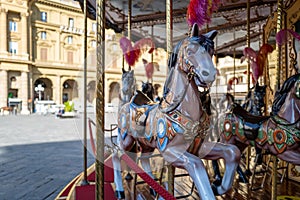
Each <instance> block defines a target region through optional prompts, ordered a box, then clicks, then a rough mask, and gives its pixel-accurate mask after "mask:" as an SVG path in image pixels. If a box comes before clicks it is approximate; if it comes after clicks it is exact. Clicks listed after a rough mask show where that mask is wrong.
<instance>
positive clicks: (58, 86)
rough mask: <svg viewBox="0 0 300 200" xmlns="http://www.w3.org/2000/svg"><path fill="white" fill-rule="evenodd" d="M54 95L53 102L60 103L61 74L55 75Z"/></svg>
mask: <svg viewBox="0 0 300 200" xmlns="http://www.w3.org/2000/svg"><path fill="white" fill-rule="evenodd" d="M56 77H57V78H56V97H55V99H54V101H55V103H57V104H61V103H62V94H61V93H62V84H61V76H60V75H57V76H56Z"/></svg>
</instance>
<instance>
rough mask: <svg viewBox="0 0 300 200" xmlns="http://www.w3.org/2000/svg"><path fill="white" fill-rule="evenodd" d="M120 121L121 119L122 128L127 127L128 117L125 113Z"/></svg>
mask: <svg viewBox="0 0 300 200" xmlns="http://www.w3.org/2000/svg"><path fill="white" fill-rule="evenodd" d="M120 119H121V127H122V128H125V127H126V115H125V114H124V113H122V115H121V117H120Z"/></svg>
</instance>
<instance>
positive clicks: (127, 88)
mask: <svg viewBox="0 0 300 200" xmlns="http://www.w3.org/2000/svg"><path fill="white" fill-rule="evenodd" d="M121 80H122V89H121V92H120V94H119V106H118V108H119V109H120V108H121V107H122V106H123V105H124V104H125V103H128V102H129V101H130V99H131V97H132V96H133V95H134V92H135V90H136V80H135V77H134V71H133V70H129V71H126V70H125V69H124V68H122V79H121Z"/></svg>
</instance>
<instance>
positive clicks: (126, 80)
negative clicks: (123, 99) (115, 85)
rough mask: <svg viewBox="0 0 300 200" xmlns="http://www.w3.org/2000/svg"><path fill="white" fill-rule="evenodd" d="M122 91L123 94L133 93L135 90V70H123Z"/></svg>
mask: <svg viewBox="0 0 300 200" xmlns="http://www.w3.org/2000/svg"><path fill="white" fill-rule="evenodd" d="M122 71H123V73H122V93H123V95H132V94H133V93H134V91H135V78H134V71H133V70H129V71H126V70H125V69H123V70H122Z"/></svg>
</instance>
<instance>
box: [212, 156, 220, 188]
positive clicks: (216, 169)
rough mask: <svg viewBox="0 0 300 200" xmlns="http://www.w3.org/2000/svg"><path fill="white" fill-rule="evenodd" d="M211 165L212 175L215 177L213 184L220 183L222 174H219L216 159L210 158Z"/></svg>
mask: <svg viewBox="0 0 300 200" xmlns="http://www.w3.org/2000/svg"><path fill="white" fill-rule="evenodd" d="M212 166H213V169H214V173H215V175H214V178H215V181H214V184H215V185H221V183H222V175H221V172H220V168H219V163H218V161H217V160H212Z"/></svg>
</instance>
